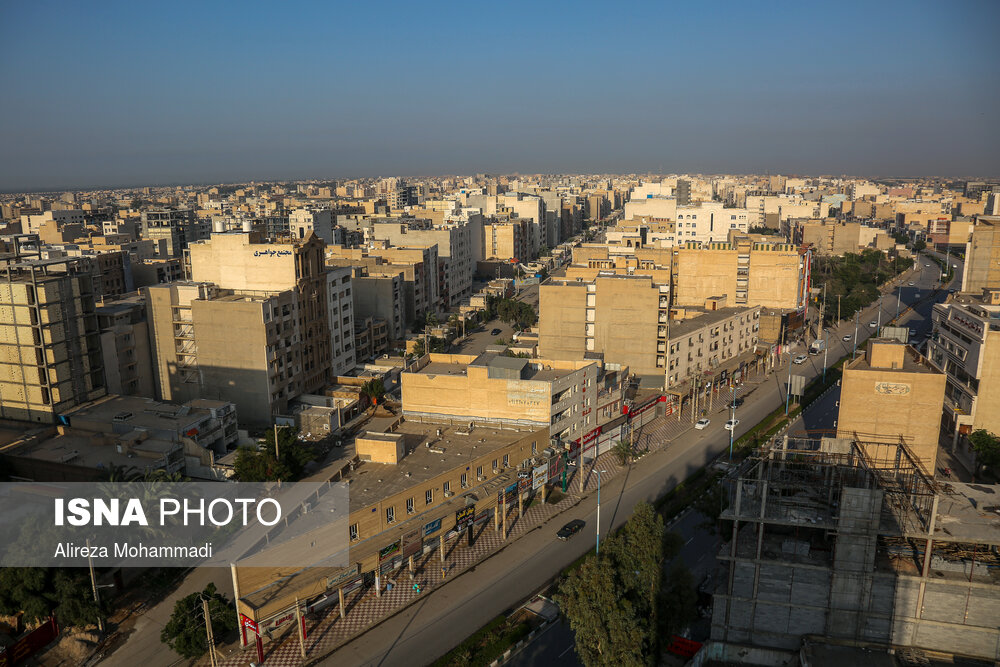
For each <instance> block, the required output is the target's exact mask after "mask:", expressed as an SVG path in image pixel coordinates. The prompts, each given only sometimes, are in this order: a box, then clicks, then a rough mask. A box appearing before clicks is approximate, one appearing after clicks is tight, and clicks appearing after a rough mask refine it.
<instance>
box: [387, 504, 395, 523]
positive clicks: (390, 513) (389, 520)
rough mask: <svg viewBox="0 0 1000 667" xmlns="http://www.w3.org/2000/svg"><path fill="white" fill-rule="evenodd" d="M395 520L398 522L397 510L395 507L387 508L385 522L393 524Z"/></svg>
mask: <svg viewBox="0 0 1000 667" xmlns="http://www.w3.org/2000/svg"><path fill="white" fill-rule="evenodd" d="M395 520H396V508H395V507H387V508H385V522H386V523H392V522H393V521H395Z"/></svg>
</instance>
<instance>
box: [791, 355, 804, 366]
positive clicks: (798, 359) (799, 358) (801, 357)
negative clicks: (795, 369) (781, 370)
mask: <svg viewBox="0 0 1000 667" xmlns="http://www.w3.org/2000/svg"><path fill="white" fill-rule="evenodd" d="M806 359H807V357H806V355H804V354H800V355H799V356H797V357H795V358H794V359H793V360H792V363H793V364H804V363H806Z"/></svg>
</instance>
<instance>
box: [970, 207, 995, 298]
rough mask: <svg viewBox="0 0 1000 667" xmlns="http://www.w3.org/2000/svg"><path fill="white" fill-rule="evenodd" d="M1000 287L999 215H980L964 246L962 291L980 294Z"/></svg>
mask: <svg viewBox="0 0 1000 667" xmlns="http://www.w3.org/2000/svg"><path fill="white" fill-rule="evenodd" d="M988 287H989V288H994V287H1000V216H994V215H991V216H981V217H979V218H978V219H977V220H976V224H975V225H974V226H973V227H972V231H971V236H970V237H969V242H968V244H967V245H966V248H965V266H964V268H963V272H962V291H963V292H966V293H969V294H980V293H982V291H983V289H985V288H988Z"/></svg>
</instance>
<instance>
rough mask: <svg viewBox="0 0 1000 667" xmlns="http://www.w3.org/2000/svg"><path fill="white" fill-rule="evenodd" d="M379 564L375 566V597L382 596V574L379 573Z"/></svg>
mask: <svg viewBox="0 0 1000 667" xmlns="http://www.w3.org/2000/svg"><path fill="white" fill-rule="evenodd" d="M378 570H379V566H378V565H376V566H375V597H377V598H380V597H382V575H381V573H379V571H378Z"/></svg>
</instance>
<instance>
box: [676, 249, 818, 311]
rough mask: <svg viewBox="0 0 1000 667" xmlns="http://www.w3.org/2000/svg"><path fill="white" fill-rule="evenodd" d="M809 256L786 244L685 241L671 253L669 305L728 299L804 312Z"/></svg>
mask: <svg viewBox="0 0 1000 667" xmlns="http://www.w3.org/2000/svg"><path fill="white" fill-rule="evenodd" d="M811 261H812V253H811V251H810V250H809V249H808V248H800V247H797V246H794V245H792V244H788V243H768V242H756V241H753V240H751V239H750V237H747V236H741V237H738V238H735V239H734V240H733V241H732V242H730V243H709V244H697V243H687V244H685V245H683V246H679V247H677V248H675V249H674V261H673V264H672V267H671V268H672V271H673V280H672V287H673V303H674V305H678V306H701V305H703V304H704V303H705V301H706V300H707V299H710V298H712V297H715V296H722V295H727V296H728V297H729V300H728V304H729V305H732V306H763V307H765V308H777V309H781V310H800V311H801V310H804V309H805V308H806V307H807V304H808V299H809V284H810V266H811Z"/></svg>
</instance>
